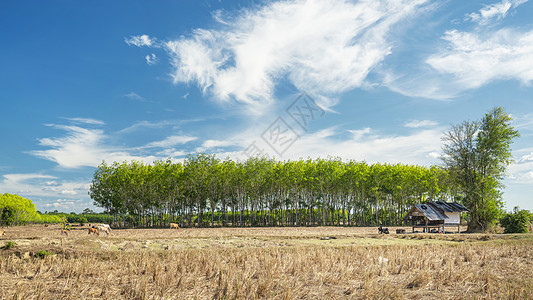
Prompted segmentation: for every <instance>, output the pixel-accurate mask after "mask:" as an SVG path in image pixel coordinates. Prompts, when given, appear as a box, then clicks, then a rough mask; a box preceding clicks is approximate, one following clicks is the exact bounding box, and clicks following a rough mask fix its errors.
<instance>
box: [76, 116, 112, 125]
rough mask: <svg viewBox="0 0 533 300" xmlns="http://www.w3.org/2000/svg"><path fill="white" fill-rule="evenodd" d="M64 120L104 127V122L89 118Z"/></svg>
mask: <svg viewBox="0 0 533 300" xmlns="http://www.w3.org/2000/svg"><path fill="white" fill-rule="evenodd" d="M66 119H67V120H69V121H72V122H73V123H77V124H90V125H105V122H104V121H100V120H96V119H91V118H66Z"/></svg>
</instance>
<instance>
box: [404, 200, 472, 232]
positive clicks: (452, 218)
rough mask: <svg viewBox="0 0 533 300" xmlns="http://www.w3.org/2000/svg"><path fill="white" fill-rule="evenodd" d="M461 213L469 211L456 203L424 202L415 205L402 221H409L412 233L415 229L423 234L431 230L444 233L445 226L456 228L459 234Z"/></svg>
mask: <svg viewBox="0 0 533 300" xmlns="http://www.w3.org/2000/svg"><path fill="white" fill-rule="evenodd" d="M462 212H470V210H468V209H467V208H466V207H464V206H462V205H461V204H459V203H457V202H443V201H436V202H426V203H424V204H415V205H414V206H413V208H411V210H410V211H409V212H408V213H407V214H406V215H405V217H404V220H410V221H411V226H412V227H413V232H415V228H422V229H423V232H429V230H430V229H431V228H437V229H441V230H442V232H445V227H446V226H454V227H455V226H457V232H460V231H461V229H460V225H461V213H462Z"/></svg>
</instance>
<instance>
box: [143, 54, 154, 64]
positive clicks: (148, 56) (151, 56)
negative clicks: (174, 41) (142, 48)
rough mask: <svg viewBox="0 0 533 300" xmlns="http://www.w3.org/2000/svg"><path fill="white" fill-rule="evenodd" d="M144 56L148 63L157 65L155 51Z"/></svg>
mask: <svg viewBox="0 0 533 300" xmlns="http://www.w3.org/2000/svg"><path fill="white" fill-rule="evenodd" d="M144 58H145V59H146V63H147V64H148V65H155V64H156V63H157V56H156V55H155V54H154V53H152V54H149V55H146V56H145V57H144Z"/></svg>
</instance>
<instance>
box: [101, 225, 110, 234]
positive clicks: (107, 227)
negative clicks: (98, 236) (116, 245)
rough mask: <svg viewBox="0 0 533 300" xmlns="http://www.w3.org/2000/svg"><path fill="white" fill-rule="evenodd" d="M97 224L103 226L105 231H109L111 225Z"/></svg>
mask: <svg viewBox="0 0 533 300" xmlns="http://www.w3.org/2000/svg"><path fill="white" fill-rule="evenodd" d="M98 226H101V227H105V228H106V229H107V231H109V232H111V226H109V225H108V224H99V225H98Z"/></svg>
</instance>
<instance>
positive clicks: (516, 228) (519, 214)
mask: <svg viewBox="0 0 533 300" xmlns="http://www.w3.org/2000/svg"><path fill="white" fill-rule="evenodd" d="M529 222H530V220H529V211H527V210H525V209H520V208H519V207H518V206H515V208H514V209H513V212H511V213H507V214H505V215H504V216H503V218H501V220H500V224H501V225H502V226H503V228H505V231H504V233H526V232H528V227H529Z"/></svg>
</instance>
